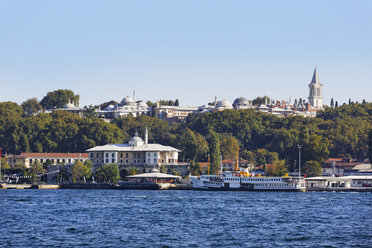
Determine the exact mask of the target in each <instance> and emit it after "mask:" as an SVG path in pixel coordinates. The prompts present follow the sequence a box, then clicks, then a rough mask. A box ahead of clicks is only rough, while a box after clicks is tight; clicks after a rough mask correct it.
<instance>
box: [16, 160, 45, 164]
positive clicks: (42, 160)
mask: <svg viewBox="0 0 372 248" xmlns="http://www.w3.org/2000/svg"><path fill="white" fill-rule="evenodd" d="M14 162H15V161H14ZM40 162H42V163H44V159H40Z"/></svg>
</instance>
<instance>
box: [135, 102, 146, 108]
mask: <svg viewBox="0 0 372 248" xmlns="http://www.w3.org/2000/svg"><path fill="white" fill-rule="evenodd" d="M137 106H138V107H145V108H148V105H147V104H146V103H145V102H143V101H140V102H139V103H137Z"/></svg>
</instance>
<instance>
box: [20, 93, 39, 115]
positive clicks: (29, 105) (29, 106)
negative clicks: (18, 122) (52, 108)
mask: <svg viewBox="0 0 372 248" xmlns="http://www.w3.org/2000/svg"><path fill="white" fill-rule="evenodd" d="M21 106H22V108H23V112H24V114H25V115H26V116H30V115H35V114H37V113H39V112H40V111H41V110H42V108H43V107H42V106H41V104H40V103H39V101H38V100H37V98H36V97H33V98H30V99H27V100H26V101H24V102H23V103H22V105H21Z"/></svg>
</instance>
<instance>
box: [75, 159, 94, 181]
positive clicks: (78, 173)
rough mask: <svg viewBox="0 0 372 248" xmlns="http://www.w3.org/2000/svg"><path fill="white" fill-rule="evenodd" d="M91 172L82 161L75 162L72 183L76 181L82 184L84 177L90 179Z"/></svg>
mask: <svg viewBox="0 0 372 248" xmlns="http://www.w3.org/2000/svg"><path fill="white" fill-rule="evenodd" d="M90 173H91V172H90V171H89V168H88V167H87V166H85V165H84V164H83V163H82V162H81V161H80V160H77V161H75V163H74V165H73V166H72V170H71V175H72V181H73V182H74V183H75V182H76V180H77V181H78V182H80V179H81V178H82V177H88V175H89V174H90Z"/></svg>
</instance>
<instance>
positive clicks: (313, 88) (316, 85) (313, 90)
mask: <svg viewBox="0 0 372 248" xmlns="http://www.w3.org/2000/svg"><path fill="white" fill-rule="evenodd" d="M322 91H323V84H321V83H320V81H319V77H318V72H317V70H316V68H315V69H314V74H313V78H312V80H311V83H310V84H309V103H310V105H311V108H314V109H318V110H320V109H323V92H322Z"/></svg>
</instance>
